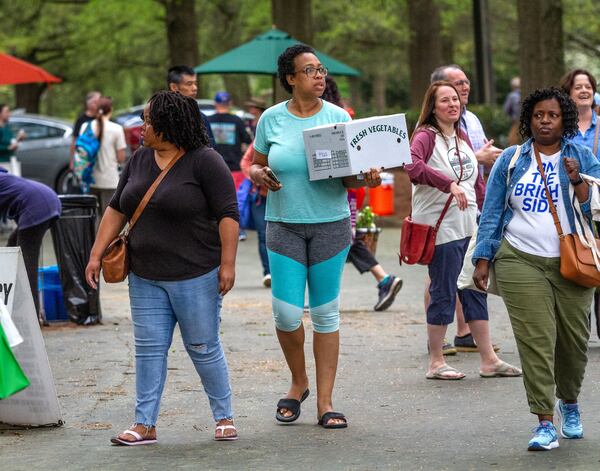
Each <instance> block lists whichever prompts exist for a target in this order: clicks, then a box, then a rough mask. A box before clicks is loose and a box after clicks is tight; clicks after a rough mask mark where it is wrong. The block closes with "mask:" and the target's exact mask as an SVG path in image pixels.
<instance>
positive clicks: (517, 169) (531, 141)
mask: <svg viewBox="0 0 600 471" xmlns="http://www.w3.org/2000/svg"><path fill="white" fill-rule="evenodd" d="M520 131H521V134H522V135H523V137H524V138H528V140H527V141H525V143H524V144H523V145H522V146H513V147H510V148H508V149H506V150H505V151H504V152H503V153H502V155H501V156H500V158H499V159H498V160H497V161H496V164H495V165H494V168H493V170H492V173H491V175H490V178H489V180H488V186H487V191H486V198H485V203H484V205H483V211H482V214H481V219H480V222H479V232H478V235H477V246H476V247H475V251H474V254H473V262H474V263H475V264H476V268H475V273H474V275H473V279H474V281H475V283H476V285H477V286H478V287H479V288H483V289H484V287H486V286H487V281H488V274H489V268H490V263H492V262H493V263H494V268H495V272H496V282H497V284H498V290H499V292H500V295H501V296H502V298H503V300H504V303H505V304H506V308H507V310H508V314H509V316H510V320H511V324H512V328H513V332H514V334H515V339H516V341H517V347H518V350H519V356H520V357H521V363H522V365H523V378H524V383H525V390H526V392H527V400H528V402H529V409H530V411H531V413H532V414H535V415H537V417H538V419H539V426H538V427H537V428H536V429H535V431H534V435H533V438H531V440H530V441H529V444H528V449H529V450H550V449H553V448H556V447H558V434H557V431H556V428H555V426H554V416H555V415H556V416H557V418H558V420H559V421H560V423H561V426H560V433H561V435H562V436H563V437H564V438H581V437H583V428H582V425H581V420H580V417H579V408H578V405H577V397H578V396H579V392H580V390H581V384H582V381H583V376H584V373H585V367H586V364H587V343H588V339H589V334H590V331H589V320H588V316H589V314H590V305H591V303H592V296H593V293H594V289H593V288H591V289H590V288H585V287H582V286H580V285H577V284H575V283H573V282H571V281H569V280H566V279H564V278H563V277H562V276H561V274H560V242H559V235H558V231H557V227H556V226H555V224H554V218H553V216H552V213H551V205H550V204H549V199H548V196H547V192H546V188H545V185H547V186H548V193H549V194H550V198H551V200H552V202H553V205H554V206H555V207H556V213H557V216H558V221H559V223H560V226H561V228H562V231H563V233H565V234H569V233H572V232H574V228H575V217H576V216H575V211H574V209H573V204H574V203H573V202H572V200H571V196H570V194H571V193H573V194H574V197H573V198H576V199H577V200H578V201H579V203H580V204H581V209H582V212H583V214H584V215H586V216H587V217H590V207H589V196H590V191H589V187H588V185H587V184H586V183H585V182H584V181H583V180H582V178H581V176H580V174H579V172H580V171H581V173H585V174H588V175H592V176H594V177H599V176H600V164H599V163H598V161H597V159H596V158H595V157H594V156H593V155H592V153H591V152H590V150H589V149H588V148H587V147H584V146H580V145H578V144H574V143H573V142H571V140H570V139H571V138H572V137H573V136H574V135H575V134H576V133H577V132H578V128H577V108H576V105H575V103H574V102H573V101H572V100H571V98H569V97H568V96H567V95H566V94H564V93H563V92H562V91H561V90H559V89H557V88H547V89H542V90H536V91H535V92H533V93H532V94H531V95H529V96H528V97H527V98H526V99H525V100H524V101H523V104H522V112H521V120H520ZM544 180H545V182H544ZM571 190H573V191H571ZM581 223H583V224H588V221H581ZM555 396H556V397H555ZM556 398H557V399H558V400H556ZM555 400H556V402H555Z"/></svg>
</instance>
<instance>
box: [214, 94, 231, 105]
mask: <svg viewBox="0 0 600 471" xmlns="http://www.w3.org/2000/svg"><path fill="white" fill-rule="evenodd" d="M230 101H231V95H230V94H229V93H227V92H217V94H216V95H215V103H229V102H230Z"/></svg>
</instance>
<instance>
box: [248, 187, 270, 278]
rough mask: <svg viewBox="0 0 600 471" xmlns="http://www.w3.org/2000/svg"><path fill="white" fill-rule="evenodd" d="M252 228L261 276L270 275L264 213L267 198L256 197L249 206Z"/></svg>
mask: <svg viewBox="0 0 600 471" xmlns="http://www.w3.org/2000/svg"><path fill="white" fill-rule="evenodd" d="M250 208H251V211H252V219H253V220H254V227H255V228H256V233H257V234H258V254H259V255H260V261H261V263H262V267H263V276H264V275H268V274H269V273H271V270H270V268H269V256H268V255H267V242H266V241H267V237H266V232H267V221H265V211H266V209H267V197H266V196H261V195H258V196H257V197H256V202H255V203H254V204H253V205H251V206H250Z"/></svg>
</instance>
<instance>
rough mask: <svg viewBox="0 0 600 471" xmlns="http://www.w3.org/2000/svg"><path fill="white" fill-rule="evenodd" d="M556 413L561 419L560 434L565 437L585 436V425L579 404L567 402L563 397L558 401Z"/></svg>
mask: <svg viewBox="0 0 600 471" xmlns="http://www.w3.org/2000/svg"><path fill="white" fill-rule="evenodd" d="M554 412H555V415H556V416H557V417H558V420H559V421H560V434H561V435H562V436H563V437H565V438H583V426H582V425H581V416H580V415H579V406H578V405H577V404H565V403H564V402H563V401H562V399H559V400H558V401H556V405H555V406H554Z"/></svg>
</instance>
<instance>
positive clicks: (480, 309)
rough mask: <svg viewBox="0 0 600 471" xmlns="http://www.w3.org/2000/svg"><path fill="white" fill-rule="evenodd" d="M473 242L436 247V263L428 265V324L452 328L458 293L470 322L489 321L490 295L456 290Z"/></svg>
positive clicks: (466, 241)
mask: <svg viewBox="0 0 600 471" xmlns="http://www.w3.org/2000/svg"><path fill="white" fill-rule="evenodd" d="M470 240H471V238H470V237H467V238H465V239H462V240H454V241H452V242H447V243H445V244H440V245H436V246H435V252H434V253H433V260H432V261H431V263H430V264H429V278H430V279H431V285H430V286H429V295H430V296H431V301H430V302H429V306H428V308H427V323H428V324H431V325H448V324H452V322H453V321H454V310H455V308H456V294H457V292H458V297H459V299H460V302H461V303H462V306H463V312H464V314H465V320H466V321H467V322H470V321H478V320H484V321H487V320H488V312H487V294H486V293H480V292H479V291H474V290H470V289H464V290H460V291H459V290H458V288H457V286H456V282H457V280H458V275H459V274H460V270H461V269H462V266H463V260H464V258H465V253H466V252H467V247H468V245H469V241H470Z"/></svg>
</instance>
